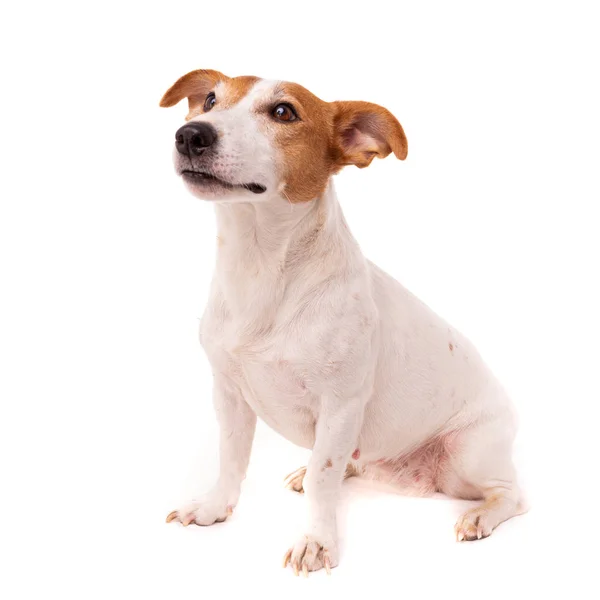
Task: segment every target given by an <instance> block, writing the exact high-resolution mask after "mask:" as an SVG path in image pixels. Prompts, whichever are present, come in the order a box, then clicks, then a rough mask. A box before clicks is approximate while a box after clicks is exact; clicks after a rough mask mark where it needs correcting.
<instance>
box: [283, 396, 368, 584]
mask: <svg viewBox="0 0 600 600" xmlns="http://www.w3.org/2000/svg"><path fill="white" fill-rule="evenodd" d="M363 411H364V402H363V399H362V398H358V397H357V398H350V399H341V398H336V397H335V396H333V395H332V396H325V397H323V398H322V399H321V406H320V411H319V418H318V421H317V424H316V432H315V444H314V446H313V452H312V456H311V458H310V460H309V463H308V467H307V470H306V475H305V477H304V491H305V495H306V499H307V501H308V524H307V528H306V534H305V535H304V536H303V537H302V539H301V540H300V541H299V542H298V543H297V544H296V545H295V546H294V547H293V548H291V549H290V550H288V552H287V554H286V555H285V558H284V566H287V564H288V563H289V562H290V561H291V565H292V568H293V569H294V573H295V574H296V575H298V573H299V571H300V570H302V571H303V572H304V574H305V575H308V571H316V570H318V569H321V568H323V567H324V568H325V569H326V570H327V572H329V570H330V568H331V567H335V566H337V564H338V559H339V557H338V541H337V506H338V501H339V496H340V491H341V486H342V481H343V479H344V474H345V472H346V466H347V464H348V462H349V461H350V459H351V457H352V454H353V452H354V451H355V450H356V447H357V440H358V436H359V433H360V428H361V425H362V418H363Z"/></svg>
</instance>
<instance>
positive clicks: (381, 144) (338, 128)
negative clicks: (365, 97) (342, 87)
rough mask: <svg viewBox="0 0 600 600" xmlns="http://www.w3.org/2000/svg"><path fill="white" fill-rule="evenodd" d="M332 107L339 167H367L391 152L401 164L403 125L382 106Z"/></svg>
mask: <svg viewBox="0 0 600 600" xmlns="http://www.w3.org/2000/svg"><path fill="white" fill-rule="evenodd" d="M332 104H333V107H334V128H335V132H334V136H335V142H336V145H337V150H338V153H339V156H338V157H337V162H338V164H339V166H340V167H342V166H344V165H356V166H357V167H359V168H361V169H362V168H363V167H368V166H369V165H370V164H371V161H372V160H373V159H374V158H375V157H376V156H377V157H378V158H385V157H386V156H387V155H388V154H390V152H393V153H394V155H395V156H396V158H399V159H400V160H404V159H405V158H406V155H407V154H408V142H407V141H406V135H404V130H403V129H402V125H400V123H399V122H398V120H397V119H396V117H394V115H393V114H392V113H391V112H390V111H389V110H387V109H385V108H383V106H379V105H378V104H372V103H370V102H358V101H356V102H332Z"/></svg>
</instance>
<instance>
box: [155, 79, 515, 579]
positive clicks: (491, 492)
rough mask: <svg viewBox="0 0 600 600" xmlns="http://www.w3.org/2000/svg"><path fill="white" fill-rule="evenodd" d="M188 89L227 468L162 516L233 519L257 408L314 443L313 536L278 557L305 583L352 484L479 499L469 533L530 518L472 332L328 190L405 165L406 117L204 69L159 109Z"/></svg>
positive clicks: (187, 171) (184, 141)
mask: <svg viewBox="0 0 600 600" xmlns="http://www.w3.org/2000/svg"><path fill="white" fill-rule="evenodd" d="M183 98H187V99H188V103H189V114H188V115H187V117H186V121H187V124H185V125H183V127H181V128H180V129H179V130H178V131H177V132H176V134H175V152H174V160H175V169H176V171H177V173H178V174H179V175H180V176H181V177H182V179H183V181H184V182H185V184H186V186H187V188H188V189H189V191H190V192H191V193H192V194H194V195H195V196H198V197H199V198H202V199H204V200H208V201H210V202H212V203H214V207H215V212H216V216H217V227H218V237H217V240H218V250H217V264H216V269H215V273H214V278H213V282H212V289H211V293H210V298H209V302H208V306H207V308H206V311H205V313H204V316H203V318H202V323H201V326H200V339H201V342H202V345H203V347H204V349H205V351H206V354H207V356H208V358H209V360H210V363H211V366H212V370H213V373H214V404H215V408H216V413H217V417H218V421H219V425H220V439H221V442H220V475H219V478H218V481H217V483H216V485H215V487H214V488H213V489H212V490H211V491H210V492H209V493H208V494H206V495H205V496H204V497H203V498H202V499H200V500H198V501H193V502H191V503H190V504H188V505H187V506H184V507H182V508H180V509H179V510H177V511H174V512H172V513H171V514H170V515H169V516H168V517H167V522H170V521H174V520H177V521H180V522H181V523H182V524H183V525H189V524H190V523H196V524H197V525H211V524H212V523H216V522H220V521H224V520H225V519H226V518H227V517H228V516H229V515H231V514H232V511H233V509H234V507H235V506H236V504H237V502H238V498H239V495H240V487H241V483H242V480H243V479H244V476H245V472H246V468H247V466H248V462H249V458H250V451H251V447H252V440H253V437H254V431H255V426H256V418H257V416H258V417H260V418H261V419H262V420H263V421H264V422H265V423H267V425H269V426H270V427H272V428H273V429H274V430H275V431H277V432H278V433H280V434H281V435H283V436H285V437H286V438H287V439H288V440H290V441H291V442H293V443H294V444H298V445H299V446H302V447H303V448H310V449H312V455H311V458H310V460H309V463H308V466H307V467H303V468H301V469H298V470H297V471H296V472H294V473H292V474H291V475H290V476H288V478H287V480H286V481H287V486H288V487H289V488H291V489H293V490H296V491H299V492H306V499H307V501H308V525H307V529H306V534H305V535H304V536H303V537H301V538H300V539H299V540H298V541H297V542H296V544H295V545H294V546H292V547H291V548H290V549H289V550H288V552H287V553H286V554H285V557H284V561H283V563H284V566H287V565H288V564H291V566H292V568H293V569H294V573H295V574H296V575H297V574H298V573H299V572H300V571H303V572H304V574H305V575H307V574H308V572H309V571H316V570H318V569H321V568H324V569H326V570H327V572H330V569H331V568H332V567H335V566H336V565H337V564H338V560H339V548H338V535H337V524H336V508H337V505H338V499H339V496H340V488H341V485H342V481H343V480H344V479H345V478H347V477H351V476H355V475H362V476H367V477H371V478H377V479H383V480H385V481H387V482H392V483H397V484H398V485H400V486H402V487H404V488H405V489H410V490H412V492H413V493H415V492H416V493H418V494H423V495H425V494H432V493H434V492H443V493H445V494H448V495H450V496H454V497H458V498H466V499H471V500H482V502H481V504H479V505H478V506H477V507H475V508H473V509H471V510H469V511H468V512H466V513H465V514H464V515H463V516H462V517H460V519H459V520H458V522H457V523H456V526H455V533H456V539H457V540H459V541H462V540H478V539H481V538H485V537H487V536H489V535H490V534H491V533H492V530H493V529H494V528H495V527H496V526H497V525H498V524H500V523H502V522H503V521H505V520H506V519H509V518H511V517H513V516H515V515H517V514H519V513H521V512H523V511H524V508H523V503H522V499H521V493H520V490H519V488H518V486H517V483H516V476H515V470H514V467H513V463H512V457H511V454H512V445H513V440H514V437H515V433H516V421H515V415H514V412H513V409H512V408H511V403H510V401H509V399H508V397H507V394H506V393H505V391H504V390H503V388H502V387H501V385H500V384H499V383H498V382H497V380H496V379H495V377H494V376H493V374H492V373H491V372H490V370H489V369H488V367H487V366H486V364H485V363H484V362H483V361H482V359H481V358H480V356H479V354H478V352H477V350H476V349H475V348H474V347H473V345H472V344H471V343H470V342H469V340H467V339H466V338H465V337H464V336H462V335H461V334H460V333H459V332H458V331H456V329H454V328H453V327H451V326H450V325H448V324H447V323H446V322H445V321H443V320H442V319H441V318H440V317H439V316H437V315H436V314H435V313H434V312H433V311H431V310H430V309H429V308H428V307H427V306H425V305H424V304H423V303H422V302H420V301H419V300H418V299H417V298H416V297H415V296H413V295H412V294H411V293H410V292H409V291H407V290H406V289H405V288H404V287H402V285H400V284H399V283H398V282H397V281H395V280H394V279H393V278H392V277H390V276H389V275H387V274H386V273H384V272H383V271H382V270H381V269H379V268H378V267H377V266H376V265H374V264H373V263H371V262H369V261H368V260H367V259H366V258H365V257H364V256H363V254H362V253H361V250H360V248H359V245H358V243H357V242H356V240H355V239H354V237H353V236H352V233H351V232H350V230H349V228H348V225H347V224H346V221H345V220H344V216H343V214H342V210H341V208H340V205H339V203H338V200H337V198H336V194H335V191H334V186H333V181H332V176H333V175H334V174H336V173H338V172H339V171H340V170H341V169H342V167H345V166H346V165H356V166H357V167H360V168H363V167H367V166H368V165H369V164H370V163H371V161H372V160H373V158H375V157H378V158H384V157H386V156H387V155H388V154H390V153H392V152H393V153H394V155H395V156H396V158H399V159H401V160H404V159H405V158H406V155H407V142H406V136H405V135H404V131H403V129H402V126H401V125H400V123H399V122H398V121H397V120H396V118H395V117H394V116H393V115H392V114H391V113H390V112H389V111H387V110H386V109H385V108H383V107H381V106H378V105H376V104H371V103H368V102H324V101H323V100H320V99H319V98H317V97H316V96H314V95H313V94H312V93H310V92H309V91H308V90H306V89H305V88H303V87H301V86H300V85H298V84H295V83H287V82H280V81H266V80H263V79H259V78H257V77H234V78H230V77H227V76H225V75H223V74H222V73H219V72H218V71H212V70H198V71H192V72H191V73H188V74H187V75H184V76H183V77H181V78H180V79H179V80H178V81H177V82H175V84H174V85H173V86H172V87H171V88H170V89H169V90H168V91H167V92H166V94H165V95H164V97H163V98H162V100H161V102H160V105H161V106H165V107H166V106H173V105H175V104H177V103H178V102H179V101H180V100H182V99H183Z"/></svg>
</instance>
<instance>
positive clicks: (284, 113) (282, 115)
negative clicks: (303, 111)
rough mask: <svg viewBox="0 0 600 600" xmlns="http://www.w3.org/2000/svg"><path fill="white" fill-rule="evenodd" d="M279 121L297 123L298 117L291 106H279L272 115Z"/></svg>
mask: <svg viewBox="0 0 600 600" xmlns="http://www.w3.org/2000/svg"><path fill="white" fill-rule="evenodd" d="M271 114H272V115H273V116H274V117H275V118H276V119H277V120H278V121H295V120H296V119H297V118H298V115H297V114H296V112H295V111H294V109H293V108H292V107H291V106H290V105H289V104H278V105H277V106H276V107H275V108H274V109H273V112H272V113H271Z"/></svg>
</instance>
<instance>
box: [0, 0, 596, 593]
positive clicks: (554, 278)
mask: <svg viewBox="0 0 600 600" xmlns="http://www.w3.org/2000/svg"><path fill="white" fill-rule="evenodd" d="M593 4H594V3H593V2H577V1H573V2H562V3H559V2H552V1H546V2H527V1H522V2H509V1H503V2H481V1H479V2H472V3H466V2H456V1H454V2H438V3H432V2H423V1H422V2H418V3H417V2H411V3H403V2H387V3H383V2H376V1H373V0H371V1H369V2H357V3H353V2H339V3H337V2H336V3H333V2H325V1H321V2H318V3H314V4H313V3H309V2H288V1H285V0H279V1H271V2H243V3H242V2H240V3H238V4H236V3H225V2H218V1H215V2H212V3H210V2H192V3H188V4H181V3H176V2H171V3H168V2H162V3H151V2H146V3H141V2H140V3H127V2H122V3H111V2H101V3H93V4H92V3H87V2H80V3H75V2H73V3H65V2H48V3H42V2H23V3H19V4H18V6H17V4H16V3H15V4H13V6H12V7H10V8H4V9H3V15H2V19H1V25H0V28H1V31H0V34H1V35H0V40H1V41H0V44H1V45H2V48H0V50H1V55H2V79H1V81H2V83H1V86H2V92H1V95H0V98H1V100H0V102H1V107H2V110H1V111H0V121H1V122H0V126H1V130H0V143H1V151H2V163H1V164H2V168H1V171H2V174H1V179H0V186H1V189H0V200H1V215H0V250H1V254H0V259H1V264H0V269H1V271H0V277H1V280H0V282H1V286H2V289H1V296H0V302H1V304H2V308H1V313H0V327H1V329H0V344H1V347H0V352H1V356H0V361H1V362H0V371H1V379H0V385H1V402H2V414H1V419H0V444H1V446H2V447H1V448H0V451H1V454H0V462H1V465H2V475H1V483H0V485H1V486H2V492H1V495H0V503H1V506H2V515H1V516H2V518H1V519H0V529H1V531H0V552H1V553H2V559H1V563H0V570H1V571H2V575H1V577H0V592H1V595H2V597H3V598H6V599H11V600H12V599H13V598H14V599H16V598H34V597H44V598H48V597H52V598H53V597H60V598H119V599H120V598H127V599H129V598H172V599H187V598H201V597H209V598H212V597H214V598H229V597H244V598H245V597H248V596H251V595H254V594H258V595H260V596H261V597H263V598H282V597H285V598H288V597H292V598H296V597H298V598H299V597H303V598H305V597H313V598H314V597H319V598H321V597H323V598H324V597H342V596H352V595H353V594H365V593H369V594H372V595H374V594H377V597H386V598H387V597H402V598H431V597H434V596H440V597H445V598H449V597H450V598H453V597H457V598H458V597H460V598H465V597H468V598H470V597H478V596H485V597H487V598H490V597H492V598H496V597H506V596H507V595H509V596H510V597H516V598H525V597H533V595H534V594H535V596H536V597H537V596H541V595H548V594H549V593H551V594H557V595H558V594H568V596H567V597H574V598H590V597H592V596H594V594H597V593H598V587H599V585H598V582H597V567H598V548H597V545H596V544H597V539H598V538H597V537H595V536H597V534H598V522H599V518H598V511H599V508H598V495H597V492H598V472H599V469H598V458H599V454H600V453H599V450H598V416H599V411H598V405H599V400H600V393H599V386H598V367H599V364H600V363H599V358H600V319H599V310H600V294H599V290H598V277H599V272H600V269H599V266H598V260H599V257H600V243H599V237H600V236H599V232H598V228H599V220H598V205H599V200H600V194H599V184H598V164H599V158H600V156H599V143H600V127H599V107H600V97H599V95H598V89H597V86H598V57H599V56H600V48H599V44H598V18H597V16H596V15H595V14H594V13H593V10H592V5H593ZM196 68H213V69H217V70H220V71H222V72H224V73H226V74H228V75H232V76H233V75H241V74H255V75H259V76H262V77H265V78H275V79H286V80H291V81H296V82H298V83H301V84H302V85H304V86H305V87H307V88H309V89H310V90H311V91H313V92H314V93H316V94H317V95H318V96H320V97H321V98H323V99H325V100H336V99H347V100H351V99H352V100H354V99H361V100H369V101H373V102H377V103H380V104H382V105H384V106H386V107H387V108H389V109H390V110H391V111H392V112H393V113H394V114H395V115H396V116H397V117H398V118H399V120H400V122H401V123H402V124H403V125H404V128H405V130H406V133H407V136H408V140H409V155H408V159H407V160H406V161H405V162H402V163H401V162H399V161H396V160H395V159H393V158H392V157H390V158H388V159H386V160H385V161H377V162H376V163H375V164H373V165H372V166H371V167H370V168H369V169H366V170H358V169H355V168H348V169H347V170H346V171H345V172H343V173H342V174H340V175H339V176H338V177H337V189H338V193H339V196H340V199H341V203H342V206H343V208H344V211H345V214H346V216H347V219H348V221H349V223H350V226H351V228H352V229H353V231H354V233H355V235H356V237H357V238H358V240H359V241H360V243H361V245H362V247H363V250H364V252H365V254H366V255H367V256H368V257H369V258H371V259H372V260H374V261H375V262H377V263H378V264H379V265H380V266H382V267H383V268H385V269H386V270H388V271H389V272H390V273H391V274H393V275H394V276H395V277H397V278H398V279H400V280H401V281H402V282H403V283H404V285H406V286H407V287H409V288H410V289H411V290H412V291H413V292H415V293H416V294H417V295H418V296H420V297H421V298H422V299H423V300H424V301H425V302H427V303H428V304H429V305H430V306H431V307H432V308H433V309H434V310H436V311H437V312H439V313H440V314H441V315H443V316H444V317H445V318H446V319H448V320H449V321H450V322H452V323H453V325H455V326H456V327H458V328H459V329H461V330H462V331H463V332H464V333H465V334H467V335H468V336H469V337H471V339H472V340H473V341H474V342H475V343H476V344H477V345H478V346H479V348H480V350H481V352H482V353H483V355H484V357H485V358H486V359H487V361H488V362H489V364H490V365H491V366H492V368H493V369H494V370H495V371H496V373H497V374H498V376H499V377H500V378H501V379H502V381H503V382H504V383H505V385H506V387H507V388H508V389H509V390H510V392H511V394H512V396H513V398H514V401H515V403H516V405H517V407H518V410H519V412H520V414H521V421H522V428H521V435H520V437H519V440H518V446H517V458H518V463H519V464H520V465H521V472H522V475H523V480H524V482H525V483H526V485H527V490H528V492H529V496H530V499H531V502H532V505H533V508H532V510H531V511H530V513H529V514H528V515H526V516H523V517H519V518H517V519H514V520H512V521H510V522H508V523H506V524H504V525H501V526H500V528H499V529H498V530H497V531H496V532H495V533H494V534H493V536H492V537H491V538H489V539H487V540H485V541H482V542H477V543H468V544H467V543H464V544H457V543H456V542H455V541H454V536H453V525H454V521H455V519H456V517H457V516H458V515H459V514H460V512H461V511H463V510H464V509H465V507H466V506H467V505H468V503H465V502H461V501H457V500H449V499H446V498H434V499H407V498H402V497H400V496H397V495H393V494H390V493H384V492H383V491H382V490H380V489H375V488H373V487H371V486H365V484H361V483H360V482H358V481H354V482H349V483H348V484H347V485H345V486H344V500H343V509H342V511H341V515H340V517H341V518H340V527H341V532H342V544H343V546H342V552H343V554H342V560H341V565H340V566H339V568H337V569H335V570H334V572H333V574H332V576H331V577H329V578H328V577H326V575H325V574H324V573H317V574H313V575H311V577H310V578H309V579H308V580H304V579H303V578H300V579H295V578H294V577H293V575H292V572H291V570H289V569H288V570H286V571H284V570H283V569H282V568H281V564H280V561H281V558H282V556H283V554H284V552H285V550H287V548H288V546H290V545H291V544H292V543H293V542H294V541H295V539H296V536H297V535H298V534H300V533H301V531H300V527H301V524H302V522H303V509H304V498H303V497H300V496H297V495H294V494H292V493H290V492H286V491H285V490H283V489H282V487H281V480H282V478H283V477H284V476H285V475H286V474H287V473H288V472H289V471H292V470H294V469H295V468H297V467H298V466H301V465H302V464H305V461H306V458H307V453H306V452H305V451H303V450H300V449H298V448H295V447H294V446H292V445H291V444H290V443H288V442H286V441H285V440H283V439H282V438H280V437H278V436H277V435H276V434H274V433H273V432H271V431H270V430H268V429H267V428H266V427H265V426H262V425H261V426H259V430H258V434H257V438H256V443H255V449H254V453H253V456H252V461H251V465H250V469H249V472H248V477H247V480H246V482H245V484H244V489H243V494H242V498H241V501H240V504H239V506H238V509H237V510H236V512H235V515H234V517H233V518H232V519H231V520H230V521H228V522H226V523H224V524H221V525H217V526H215V527H212V528H198V527H188V528H187V529H184V528H183V527H181V526H179V525H176V524H171V525H169V526H167V525H166V524H165V523H164V519H165V516H166V515H167V513H168V512H170V511H171V510H172V509H174V508H176V507H177V506H178V505H179V504H180V503H181V501H185V500H187V499H188V498H189V497H190V496H191V495H192V494H193V493H195V492H196V491H202V490H204V489H206V488H208V487H209V486H210V484H211V483H212V481H213V479H214V477H215V474H216V469H217V460H218V459H217V454H216V448H217V446H216V444H217V437H216V436H217V429H216V421H215V418H214V416H213V409H212V402H211V376H210V369H209V366H208V364H207V361H206V359H205V357H204V355H203V353H202V351H201V348H200V346H199V343H198V341H197V328H198V317H199V316H200V315H201V313H202V308H203V305H204V302H205V299H206V295H207V290H208V284H209V281H210V276H211V272H212V266H213V259H214V250H215V225H214V219H213V214H212V209H211V207H210V206H208V205H206V204H203V203H202V202H200V201H198V200H196V199H194V198H192V197H191V196H189V195H188V194H187V193H186V192H185V190H184V188H183V186H182V184H181V182H179V181H178V180H177V178H176V177H175V175H174V173H173V170H172V166H171V152H172V144H173V137H174V132H175V130H176V128H177V127H179V126H180V125H181V124H182V123H183V117H184V115H185V113H186V109H185V106H184V104H182V105H181V106H177V107H175V108H172V109H168V110H165V109H159V108H158V101H159V99H160V97H161V96H162V94H163V93H164V91H165V90H166V89H167V88H168V87H169V86H170V85H171V84H172V83H173V82H174V81H175V79H177V78H178V77H179V76H180V75H182V74H184V73H186V72H187V71H190V70H192V69H196ZM594 490H595V495H594ZM2 588H5V589H2Z"/></svg>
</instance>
